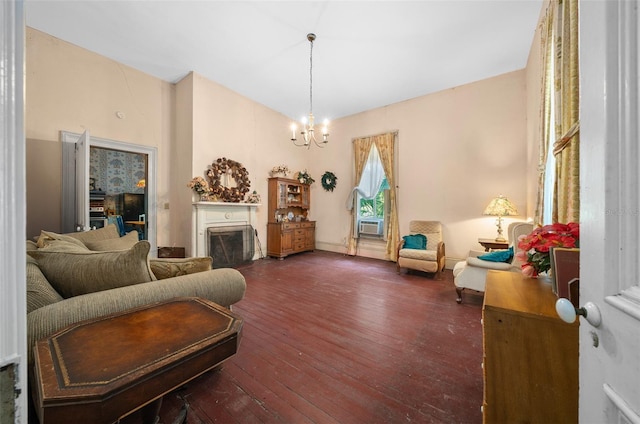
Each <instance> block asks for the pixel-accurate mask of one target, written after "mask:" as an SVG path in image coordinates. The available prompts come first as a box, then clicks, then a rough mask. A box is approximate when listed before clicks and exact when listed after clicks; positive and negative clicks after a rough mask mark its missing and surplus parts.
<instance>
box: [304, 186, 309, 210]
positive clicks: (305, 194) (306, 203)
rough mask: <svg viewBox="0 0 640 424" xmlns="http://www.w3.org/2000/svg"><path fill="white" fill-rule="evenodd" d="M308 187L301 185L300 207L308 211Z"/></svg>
mask: <svg viewBox="0 0 640 424" xmlns="http://www.w3.org/2000/svg"><path fill="white" fill-rule="evenodd" d="M310 203H311V202H310V196H309V186H308V185H307V184H303V185H302V207H303V208H304V209H309V204H310Z"/></svg>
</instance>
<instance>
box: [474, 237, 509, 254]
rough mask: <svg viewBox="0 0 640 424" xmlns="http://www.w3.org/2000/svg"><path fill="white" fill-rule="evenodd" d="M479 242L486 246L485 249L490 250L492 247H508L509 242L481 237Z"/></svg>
mask: <svg viewBox="0 0 640 424" xmlns="http://www.w3.org/2000/svg"><path fill="white" fill-rule="evenodd" d="M478 243H480V244H481V245H482V247H484V251H485V252H488V251H489V250H490V249H508V248H509V242H507V241H496V240H495V239H486V238H479V239H478Z"/></svg>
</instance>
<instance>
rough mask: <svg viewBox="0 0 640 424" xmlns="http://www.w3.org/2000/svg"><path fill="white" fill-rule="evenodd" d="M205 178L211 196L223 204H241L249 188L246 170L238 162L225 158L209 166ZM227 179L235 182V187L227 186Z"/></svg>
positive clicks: (249, 183) (249, 181)
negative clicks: (207, 178) (207, 180)
mask: <svg viewBox="0 0 640 424" xmlns="http://www.w3.org/2000/svg"><path fill="white" fill-rule="evenodd" d="M207 177H209V184H210V186H211V188H210V191H211V194H212V195H213V196H214V197H215V198H216V199H219V200H222V201H223V202H229V203H240V202H242V201H243V200H244V196H245V195H246V194H247V193H248V192H249V187H251V180H249V172H248V171H247V168H245V167H244V166H242V164H241V163H240V162H236V161H234V160H231V159H227V158H218V159H216V160H215V161H214V162H213V163H212V164H211V165H209V170H208V171H207ZM229 178H233V179H234V180H235V183H236V185H235V187H232V186H229Z"/></svg>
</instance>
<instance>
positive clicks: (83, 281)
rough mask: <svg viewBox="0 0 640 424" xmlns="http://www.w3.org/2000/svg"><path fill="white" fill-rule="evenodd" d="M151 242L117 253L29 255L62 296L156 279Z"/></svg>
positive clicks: (46, 251)
mask: <svg viewBox="0 0 640 424" xmlns="http://www.w3.org/2000/svg"><path fill="white" fill-rule="evenodd" d="M150 248H151V245H150V244H149V242H148V241H146V240H142V241H139V242H137V243H136V244H135V245H134V246H133V247H132V248H131V249H129V250H122V251H118V252H92V251H89V250H87V251H84V252H81V251H75V252H60V251H55V250H50V249H39V250H37V251H29V252H27V253H28V254H29V255H30V256H31V257H33V258H34V259H35V260H36V261H37V262H38V265H39V267H40V270H41V271H42V273H43V274H44V276H45V277H46V278H47V280H49V283H51V285H52V286H53V288H54V289H55V290H56V291H57V292H58V293H60V295H61V296H62V297H64V298H65V299H66V298H69V297H73V296H79V295H82V294H86V293H93V292H98V291H102V290H109V289H114V288H117V287H124V286H130V285H133V284H138V283H146V282H149V281H152V280H154V279H155V277H154V276H153V275H152V274H151V270H150V268H149V261H148V255H149V249H150Z"/></svg>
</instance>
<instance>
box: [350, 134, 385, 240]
mask: <svg viewBox="0 0 640 424" xmlns="http://www.w3.org/2000/svg"><path fill="white" fill-rule="evenodd" d="M357 192H358V197H357V206H358V213H357V217H356V218H357V231H358V235H359V236H365V237H371V238H380V239H384V235H385V231H384V228H385V223H386V220H387V208H386V207H385V205H387V204H388V195H389V183H388V182H387V178H386V175H385V173H384V170H383V167H382V162H381V161H380V157H379V156H378V149H376V147H375V146H373V147H372V148H371V152H370V153H369V158H368V160H367V164H366V165H365V168H364V170H363V172H362V178H361V180H360V185H359V186H358V190H357Z"/></svg>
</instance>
